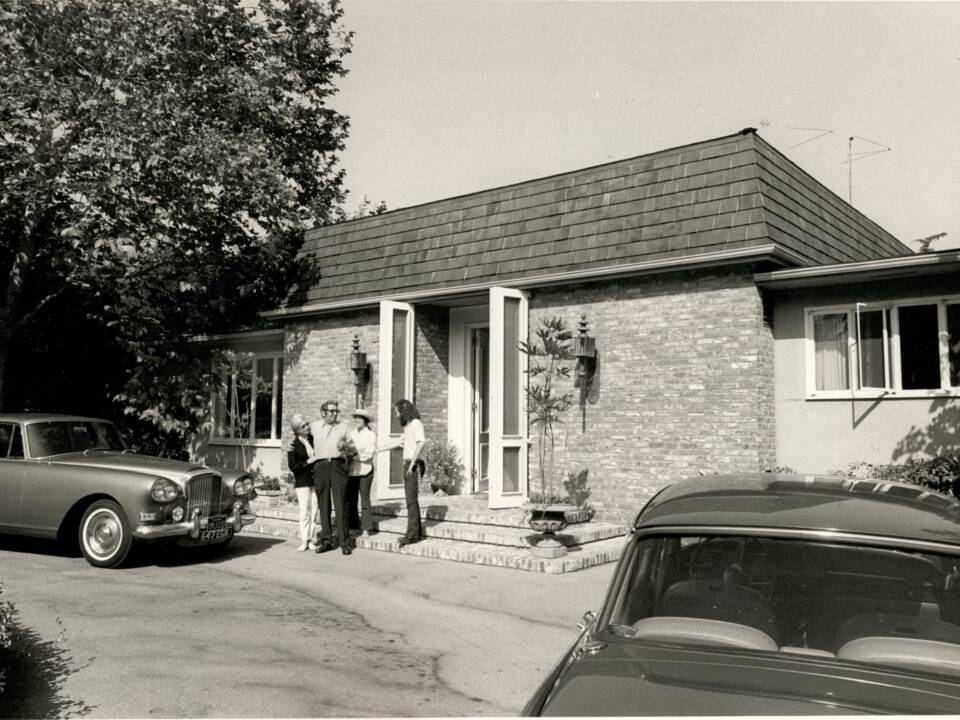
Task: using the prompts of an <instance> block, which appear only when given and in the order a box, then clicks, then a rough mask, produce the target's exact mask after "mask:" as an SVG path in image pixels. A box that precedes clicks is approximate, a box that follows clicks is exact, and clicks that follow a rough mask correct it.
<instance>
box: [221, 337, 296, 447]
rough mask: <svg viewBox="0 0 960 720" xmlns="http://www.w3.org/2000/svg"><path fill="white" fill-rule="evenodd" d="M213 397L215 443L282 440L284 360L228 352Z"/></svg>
mask: <svg viewBox="0 0 960 720" xmlns="http://www.w3.org/2000/svg"><path fill="white" fill-rule="evenodd" d="M218 371H219V373H218V374H219V376H220V387H219V389H218V391H217V392H216V393H215V397H214V424H213V425H214V427H213V436H214V438H216V439H236V440H241V439H243V440H279V439H280V435H281V427H280V423H281V416H282V412H283V407H282V401H283V357H282V356H281V355H279V354H254V353H239V352H232V351H225V352H223V353H221V356H220V358H219V360H218Z"/></svg>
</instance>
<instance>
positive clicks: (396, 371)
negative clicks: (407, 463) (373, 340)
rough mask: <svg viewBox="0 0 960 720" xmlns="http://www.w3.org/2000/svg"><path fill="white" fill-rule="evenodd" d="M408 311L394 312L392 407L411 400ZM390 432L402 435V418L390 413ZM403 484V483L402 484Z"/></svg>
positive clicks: (391, 375) (391, 377)
mask: <svg viewBox="0 0 960 720" xmlns="http://www.w3.org/2000/svg"><path fill="white" fill-rule="evenodd" d="M407 315H408V313H407V311H406V310H394V311H393V367H392V368H391V372H390V407H391V408H392V407H393V406H394V405H395V404H396V402H397V400H403V399H404V398H406V399H407V400H411V399H412V398H408V397H406V392H407ZM390 418H391V419H390V432H392V433H397V434H399V433H401V432H403V428H402V427H401V426H400V418H398V417H397V414H396V413H395V412H393V410H392V409H391V411H390ZM401 484H402V483H401Z"/></svg>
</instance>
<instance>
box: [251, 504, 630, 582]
mask: <svg viewBox="0 0 960 720" xmlns="http://www.w3.org/2000/svg"><path fill="white" fill-rule="evenodd" d="M253 506H254V511H255V512H256V514H257V522H256V523H254V524H253V525H251V526H249V527H248V528H247V529H246V530H245V531H246V532H255V533H260V534H263V535H270V536H273V537H283V538H297V537H298V524H297V506H296V504H275V503H274V502H271V501H266V502H265V501H263V500H259V499H258V500H256V501H254V503H253ZM373 511H374V525H375V527H376V529H377V531H376V532H375V533H373V534H372V535H371V536H370V537H367V538H364V537H357V538H356V543H357V547H358V548H362V549H369V550H378V551H381V552H391V553H399V554H402V555H415V556H419V557H425V558H434V559H440V560H451V561H455V562H464V563H472V564H475V565H489V566H494V567H502V568H510V569H514V570H526V571H529V572H541V573H552V574H556V573H567V572H575V571H578V570H583V569H585V568H589V567H594V566H597V565H603V564H606V563H612V562H616V561H617V560H618V559H619V557H620V553H621V551H622V549H623V546H624V542H625V537H624V536H625V535H626V533H627V528H626V527H625V526H623V525H615V524H611V523H603V522H594V521H589V522H575V523H571V524H568V525H567V527H566V528H564V529H563V530H562V531H561V532H559V533H557V535H556V539H557V540H558V541H559V542H560V543H561V544H562V545H563V546H565V548H566V553H565V554H564V555H562V556H560V557H552V558H551V557H541V556H539V555H538V554H537V552H538V551H537V550H536V545H537V543H538V542H539V541H540V540H541V539H542V537H543V536H542V535H540V534H539V533H536V532H533V531H531V529H530V527H529V525H528V524H527V521H526V513H525V511H524V510H523V509H519V508H512V509H506V510H491V509H490V508H488V507H487V503H486V499H485V498H483V497H475V496H460V495H422V496H421V497H420V514H421V526H422V530H423V534H424V536H425V538H424V539H423V540H421V541H420V542H418V543H414V544H412V545H406V546H404V547H402V548H401V547H400V546H399V545H398V544H397V541H398V540H399V539H400V538H401V537H402V536H403V533H404V530H405V529H406V523H407V512H406V509H405V507H404V506H403V504H402V503H399V502H397V503H380V504H377V505H375V506H374V508H373Z"/></svg>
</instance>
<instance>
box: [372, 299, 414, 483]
mask: <svg viewBox="0 0 960 720" xmlns="http://www.w3.org/2000/svg"><path fill="white" fill-rule="evenodd" d="M413 320H414V314H413V306H412V305H408V304H407V303H399V302H391V301H389V300H383V301H381V302H380V368H379V372H378V379H379V387H378V393H377V444H378V445H380V446H382V445H384V444H386V443H387V442H389V441H391V440H396V439H397V438H399V437H400V435H401V432H402V430H401V427H400V421H399V419H398V418H397V416H396V414H395V413H394V412H393V406H394V403H396V402H397V400H401V399H407V400H410V401H412V402H414V403H415V402H416V400H415V399H414V397H413V366H414V355H413V347H414V346H413V337H414V336H413ZM373 478H374V485H375V487H376V496H377V499H378V500H393V499H398V498H402V497H403V451H402V450H401V449H400V448H395V449H394V450H391V451H390V452H389V453H387V452H383V453H378V454H377V457H376V462H375V464H374V475H373Z"/></svg>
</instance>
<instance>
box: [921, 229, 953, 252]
mask: <svg viewBox="0 0 960 720" xmlns="http://www.w3.org/2000/svg"><path fill="white" fill-rule="evenodd" d="M946 236H947V233H945V232H940V233H934V234H933V235H927V236H926V237H922V238H919V239H917V240H914V242H915V243H919V244H920V247H919V248H918V249H917V252H918V253H920V254H923V253H930V252H933V247H932V246H933V243H935V242H936V241H937V240H942V239H943V238H945V237H946Z"/></svg>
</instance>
